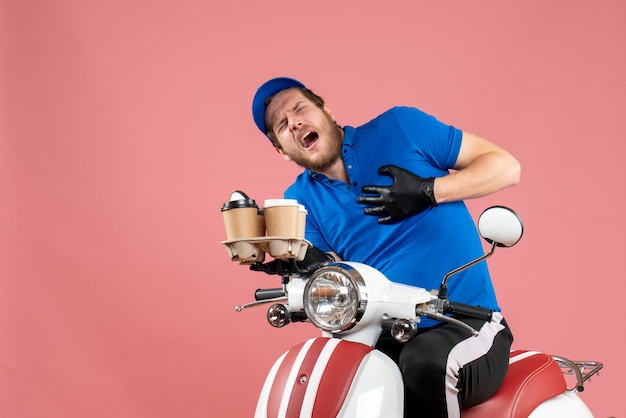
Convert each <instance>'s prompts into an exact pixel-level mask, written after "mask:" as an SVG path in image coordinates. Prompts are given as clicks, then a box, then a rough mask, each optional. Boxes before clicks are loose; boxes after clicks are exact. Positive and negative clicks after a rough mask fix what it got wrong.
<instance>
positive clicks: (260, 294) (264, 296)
mask: <svg viewBox="0 0 626 418" xmlns="http://www.w3.org/2000/svg"><path fill="white" fill-rule="evenodd" d="M283 296H285V291H284V290H283V288H282V287H277V288H273V289H257V290H256V292H254V299H255V300H268V299H275V298H280V297H283Z"/></svg>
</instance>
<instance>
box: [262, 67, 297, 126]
mask: <svg viewBox="0 0 626 418" xmlns="http://www.w3.org/2000/svg"><path fill="white" fill-rule="evenodd" d="M291 87H301V88H305V87H304V84H302V83H301V82H299V81H298V80H295V79H293V78H289V77H277V78H273V79H271V80H269V81H266V82H265V83H264V84H263V85H262V86H261V87H259V89H258V90H257V92H256V94H255V95H254V99H253V100H252V117H253V118H254V123H255V124H256V126H257V127H258V128H259V129H260V130H261V132H263V134H264V135H267V133H266V132H267V130H266V129H265V102H266V101H267V99H268V97H272V96H273V95H275V94H276V93H278V92H279V91H282V90H285V89H288V88H291Z"/></svg>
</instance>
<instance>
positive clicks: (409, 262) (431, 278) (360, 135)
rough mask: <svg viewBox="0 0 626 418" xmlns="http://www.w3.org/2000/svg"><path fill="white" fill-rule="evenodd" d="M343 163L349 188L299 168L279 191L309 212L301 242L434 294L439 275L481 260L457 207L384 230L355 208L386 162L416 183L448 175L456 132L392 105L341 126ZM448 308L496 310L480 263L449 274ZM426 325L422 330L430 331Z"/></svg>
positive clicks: (466, 217) (381, 181)
mask: <svg viewBox="0 0 626 418" xmlns="http://www.w3.org/2000/svg"><path fill="white" fill-rule="evenodd" d="M344 132H345V134H344V140H343V146H342V152H343V160H344V163H345V166H346V170H347V172H348V176H349V178H350V183H344V182H341V181H337V180H333V179H329V178H327V177H326V176H324V175H322V174H317V173H312V172H311V171H310V170H308V169H307V170H305V171H304V172H303V173H302V174H300V175H299V176H298V177H297V178H296V181H295V182H294V183H293V184H292V185H291V186H290V187H289V188H288V189H287V190H286V191H285V197H286V198H290V199H297V200H298V202H300V203H301V204H303V205H304V206H305V207H306V209H307V210H308V215H307V227H306V238H307V240H309V241H310V242H311V243H312V244H313V245H314V246H316V247H317V248H319V249H321V250H323V251H334V252H335V253H336V254H337V255H339V257H341V259H342V260H346V261H359V262H362V263H365V264H368V265H370V266H373V267H374V268H376V269H378V270H380V271H381V272H382V273H383V274H385V276H387V278H389V279H390V280H392V281H394V282H398V283H405V284H409V285H413V286H419V287H423V288H426V289H428V290H430V289H437V288H438V287H439V284H440V283H441V280H442V278H443V277H444V276H445V274H446V273H448V272H450V271H452V270H454V269H455V268H457V267H459V266H461V265H464V264H466V263H467V262H469V261H471V260H473V259H475V258H477V257H479V256H481V255H482V254H484V250H483V247H482V242H481V238H480V236H479V235H478V232H477V231H476V227H475V223H474V220H473V219H472V217H471V215H470V213H469V211H468V210H467V207H466V206H465V204H464V203H463V202H450V203H442V204H440V205H438V206H435V207H432V208H429V209H427V210H425V211H424V212H422V213H420V214H417V215H413V216H411V217H409V218H407V219H405V220H402V221H400V222H397V223H393V224H388V225H383V224H379V223H378V217H377V216H372V215H365V214H364V213H363V209H364V207H365V205H363V204H359V203H357V197H358V196H360V195H361V194H362V193H361V187H362V186H366V185H390V184H391V183H392V181H393V179H392V178H391V177H390V176H387V175H382V174H379V173H378V168H379V167H381V166H384V165H388V164H393V165H397V166H399V167H402V168H405V169H407V170H409V171H412V172H414V173H416V174H418V175H420V176H422V177H440V176H444V175H446V174H448V170H449V169H451V168H452V167H453V166H454V164H455V162H456V159H457V157H458V153H459V149H460V146H461V139H462V132H461V131H460V130H458V129H456V128H454V127H452V126H449V125H445V124H443V123H441V122H439V121H438V120H437V119H435V118H434V117H432V116H430V115H428V114H426V113H424V112H422V111H420V110H418V109H416V108H409V107H394V108H392V109H390V110H388V111H386V112H385V113H383V114H382V115H380V116H378V117H376V118H375V119H373V120H372V121H370V122H368V123H366V124H365V125H362V126H360V127H357V128H354V127H350V126H346V127H345V128H344ZM448 286H449V291H448V294H449V296H450V299H451V300H453V301H455V302H461V303H468V304H474V305H480V306H482V307H485V308H489V309H495V310H499V307H498V304H497V301H496V296H495V293H494V289H493V285H492V283H491V279H490V277H489V272H488V269H487V265H486V263H485V262H481V263H479V264H477V265H475V266H473V267H471V268H469V269H468V270H466V271H464V272H462V273H459V274H458V275H455V276H453V277H452V278H451V279H450V280H449V282H448ZM430 324H431V322H430V321H429V320H425V321H424V322H423V325H430Z"/></svg>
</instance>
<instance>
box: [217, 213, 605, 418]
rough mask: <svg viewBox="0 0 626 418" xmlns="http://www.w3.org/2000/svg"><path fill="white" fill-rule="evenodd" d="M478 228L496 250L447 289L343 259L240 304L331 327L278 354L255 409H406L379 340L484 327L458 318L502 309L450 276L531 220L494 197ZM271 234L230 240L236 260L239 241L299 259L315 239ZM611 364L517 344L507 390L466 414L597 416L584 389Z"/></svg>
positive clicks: (339, 413) (341, 412) (324, 416)
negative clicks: (442, 326) (432, 326)
mask: <svg viewBox="0 0 626 418" xmlns="http://www.w3.org/2000/svg"><path fill="white" fill-rule="evenodd" d="M478 230H479V233H480V235H481V236H482V237H483V238H484V239H485V240H486V241H487V242H488V243H489V244H490V245H491V248H490V250H489V251H488V252H487V253H486V254H484V255H483V256H481V257H479V258H477V259H475V260H472V261H470V262H469V263H467V264H465V265H463V266H460V267H459V268H457V269H455V270H453V271H451V272H450V273H448V274H447V275H446V276H445V277H444V278H443V280H442V282H441V285H440V287H439V289H435V290H432V291H428V290H426V289H422V288H417V287H412V286H407V285H403V284H398V283H394V282H391V281H390V280H388V279H387V278H386V277H385V276H384V275H383V274H382V273H381V272H379V271H377V270H376V269H374V268H372V267H370V266H368V265H365V264H362V263H357V262H345V261H341V262H335V263H331V264H330V265H328V266H325V267H323V268H320V269H319V270H317V271H315V272H314V273H313V274H312V275H311V276H310V277H309V278H299V277H289V276H287V275H283V277H282V286H281V287H280V288H273V289H259V290H257V292H256V294H255V299H256V300H255V301H254V302H252V303H248V304H246V305H242V306H238V307H236V309H237V311H243V310H245V309H247V308H250V307H254V306H259V305H265V304H271V306H270V307H269V309H268V311H267V319H268V322H269V323H270V324H271V325H272V326H274V327H278V328H281V327H284V326H286V325H287V324H290V323H292V322H308V323H311V324H313V325H314V326H315V327H317V328H318V329H320V330H321V332H322V336H321V337H317V338H312V339H309V340H308V341H305V342H302V343H300V344H298V345H296V346H294V347H292V348H291V349H289V350H288V351H287V352H285V353H284V354H283V355H282V356H281V357H280V358H279V359H278V360H277V361H276V362H275V363H274V365H273V367H272V368H271V370H270V371H269V374H268V375H267V378H266V380H265V383H264V385H263V388H262V389H261V393H260V396H259V399H258V403H257V407H256V412H255V417H257V418H265V417H311V418H328V417H346V418H348V417H355V418H356V417H358V418H364V417H402V416H403V405H404V399H403V396H404V389H403V381H402V375H401V373H400V370H399V368H398V366H397V365H396V363H394V362H393V361H392V360H391V359H390V358H389V357H387V356H386V355H385V354H383V353H382V352H380V351H378V350H376V349H375V345H376V342H377V340H378V338H379V337H380V335H381V333H382V331H383V330H386V331H387V332H389V333H390V334H391V335H392V336H393V337H394V338H395V339H396V340H398V341H400V342H406V341H409V340H410V339H411V338H413V337H414V336H415V335H416V332H417V328H418V326H419V323H420V321H421V319H422V318H432V319H435V320H439V321H446V322H450V323H454V324H456V325H458V326H459V327H464V328H467V329H468V330H469V331H471V332H472V334H473V335H474V336H476V335H478V331H476V330H474V329H472V328H471V327H470V326H469V325H467V324H465V323H464V322H462V321H460V320H459V319H458V318H463V317H471V318H480V319H484V320H490V319H491V315H492V314H493V312H492V311H490V310H487V309H484V308H480V307H476V306H471V305H465V304H459V303H455V302H453V301H450V300H449V299H448V297H447V288H448V281H449V280H450V279H451V278H452V277H453V276H454V275H455V274H457V273H459V272H461V271H463V270H465V269H467V268H470V267H472V266H473V265H475V264H477V263H479V262H482V261H484V260H486V259H487V258H489V257H490V256H491V255H493V254H494V252H495V250H496V248H499V247H512V246H513V245H515V244H516V243H517V242H518V241H519V240H520V239H521V237H522V234H523V225H522V222H521V220H520V218H519V217H518V215H517V214H516V213H515V212H514V211H512V210H511V209H509V208H506V207H502V206H494V207H491V208H488V209H486V210H485V211H484V212H483V213H482V214H481V215H480V217H479V219H478ZM272 240H273V239H272V238H267V239H261V240H256V241H255V240H252V241H247V242H245V243H242V242H232V241H231V242H223V244H225V245H226V246H227V248H228V251H229V253H230V255H231V259H233V260H237V259H238V258H237V257H238V256H237V248H236V247H237V246H238V245H239V246H240V247H241V245H247V246H250V245H252V246H253V247H255V248H256V249H257V250H258V251H253V253H254V254H253V257H252V260H253V261H254V259H255V257H258V253H263V251H265V250H268V248H269V247H268V245H269V244H270V243H271V244H272V245H273V246H274V247H276V245H279V246H280V247H281V249H280V250H279V251H280V252H281V253H280V254H276V252H274V256H275V258H276V256H278V257H281V258H283V259H290V260H296V259H298V258H299V257H302V254H303V249H302V246H304V247H305V248H306V245H307V243H306V242H304V243H303V242H302V241H300V240H289V239H287V240H284V239H279V241H281V242H279V243H276V242H272ZM257 260H258V258H257ZM239 261H240V262H241V261H242V260H241V259H240V260H239ZM245 261H246V260H243V262H242V264H245ZM248 261H249V260H248ZM602 367H603V364H602V363H600V362H596V361H571V360H568V359H567V358H564V357H560V356H554V355H549V354H546V353H542V352H537V351H530V350H512V351H511V353H510V359H509V369H508V372H507V375H506V377H505V380H504V382H503V384H502V386H501V387H500V389H499V390H498V392H497V393H496V394H495V395H494V396H493V397H492V398H490V399H489V400H487V401H486V402H484V403H482V404H479V405H476V406H473V407H471V408H468V409H465V410H463V417H464V418H476V417H531V418H546V417H555V416H562V417H569V418H578V417H580V418H584V417H585V418H586V417H593V415H592V413H591V411H590V410H589V408H588V407H587V406H586V405H585V403H584V402H583V401H582V400H581V399H580V397H579V396H578V393H579V392H582V391H583V390H584V389H585V383H586V382H587V381H589V380H590V378H591V377H592V376H593V375H596V374H598V373H599V371H600V369H602Z"/></svg>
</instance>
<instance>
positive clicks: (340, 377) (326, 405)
mask: <svg viewBox="0 0 626 418" xmlns="http://www.w3.org/2000/svg"><path fill="white" fill-rule="evenodd" d="M372 350H373V348H372V347H370V346H367V345H364V344H359V343H353V342H350V341H341V342H340V343H339V345H338V346H337V347H336V348H335V351H333V354H332V356H331V358H330V360H329V361H328V365H327V366H326V369H325V370H324V374H323V375H322V380H321V381H320V385H319V388H318V390H317V396H316V398H315V405H314V406H313V414H312V415H311V418H328V417H336V416H337V414H338V413H339V411H340V410H341V407H342V405H343V403H344V401H345V399H346V396H347V395H348V391H349V390H350V386H351V384H352V380H353V379H354V376H355V374H356V371H357V370H358V368H359V366H360V365H361V362H362V360H363V357H365V355H366V354H368V353H369V352H370V351H372Z"/></svg>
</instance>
